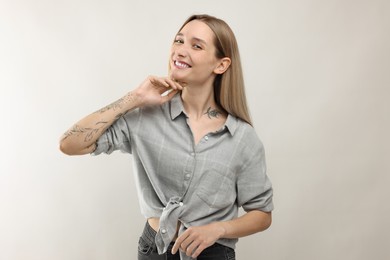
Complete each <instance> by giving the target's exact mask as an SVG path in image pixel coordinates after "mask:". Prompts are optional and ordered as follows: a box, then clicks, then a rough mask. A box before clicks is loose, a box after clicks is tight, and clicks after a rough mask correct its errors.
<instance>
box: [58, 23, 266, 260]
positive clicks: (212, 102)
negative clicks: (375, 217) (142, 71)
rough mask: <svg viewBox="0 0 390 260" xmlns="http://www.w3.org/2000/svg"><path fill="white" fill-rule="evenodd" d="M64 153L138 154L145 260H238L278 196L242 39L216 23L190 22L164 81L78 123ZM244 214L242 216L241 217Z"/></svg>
mask: <svg viewBox="0 0 390 260" xmlns="http://www.w3.org/2000/svg"><path fill="white" fill-rule="evenodd" d="M151 138H152V139H151ZM60 148H61V150H62V151H63V152H64V153H66V154H69V155H76V154H87V153H92V154H94V155H98V154H101V153H107V154H110V153H112V152H113V151H114V150H121V151H123V152H127V153H129V154H132V155H133V159H134V161H135V165H136V168H137V172H136V175H137V178H136V179H137V183H136V185H137V189H138V194H139V200H140V205H141V212H142V213H143V215H144V216H145V218H146V219H147V222H146V226H145V229H144V232H143V234H142V236H141V237H140V240H139V250H138V251H139V252H138V259H140V260H142V259H145V260H147V259H193V258H197V259H200V260H201V259H213V260H219V259H235V251H234V249H235V245H236V243H237V240H238V238H240V237H243V236H247V235H250V234H253V233H256V232H260V231H263V230H265V229H267V228H268V227H269V226H270V224H271V211H272V210H273V203H272V195H273V190H272V186H271V183H270V180H269V179H268V177H267V174H266V167H265V155H264V148H263V145H262V143H261V141H260V140H259V138H258V136H257V134H256V132H255V130H254V129H253V127H252V126H251V120H250V117H249V113H248V110H247V106H246V98H245V91H244V83H243V77H242V70H241V62H240V58H239V52H238V47H237V43H236V39H235V37H234V34H233V32H232V31H231V29H230V28H229V26H228V25H227V24H226V23H225V22H224V21H222V20H220V19H218V18H215V17H212V16H209V15H194V16H191V17H190V18H189V19H187V21H186V22H185V23H184V24H183V26H182V27H181V28H180V29H179V32H178V33H177V34H176V36H175V39H174V41H173V44H172V48H171V55H170V61H169V73H168V76H165V77H156V76H149V77H147V78H146V79H145V80H144V82H143V83H141V84H140V85H139V86H138V87H137V88H135V89H134V90H132V91H130V92H129V93H128V94H126V95H125V96H124V97H122V98H120V99H119V100H117V101H115V102H114V103H112V104H110V105H108V106H106V107H104V108H102V109H100V110H98V111H96V112H95V113H92V114H91V115H88V116H86V117H85V118H83V119H81V120H80V121H79V122H77V123H76V124H75V125H74V126H73V127H71V128H70V130H68V131H67V132H66V133H65V134H64V135H63V136H62V138H61V142H60ZM239 207H242V208H243V209H244V210H245V211H246V213H245V214H244V215H242V216H240V217H239V216H238V208H239ZM178 251H180V253H177V252H178Z"/></svg>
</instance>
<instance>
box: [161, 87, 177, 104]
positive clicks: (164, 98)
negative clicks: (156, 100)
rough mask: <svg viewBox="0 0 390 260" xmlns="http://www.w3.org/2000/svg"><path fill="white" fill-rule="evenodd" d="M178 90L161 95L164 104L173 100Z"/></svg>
mask: <svg viewBox="0 0 390 260" xmlns="http://www.w3.org/2000/svg"><path fill="white" fill-rule="evenodd" d="M177 92H178V90H174V89H173V90H171V91H170V92H169V93H168V94H166V95H165V96H161V101H162V104H163V103H165V102H167V101H169V100H171V99H172V98H173V97H174V96H175V95H176V93H177Z"/></svg>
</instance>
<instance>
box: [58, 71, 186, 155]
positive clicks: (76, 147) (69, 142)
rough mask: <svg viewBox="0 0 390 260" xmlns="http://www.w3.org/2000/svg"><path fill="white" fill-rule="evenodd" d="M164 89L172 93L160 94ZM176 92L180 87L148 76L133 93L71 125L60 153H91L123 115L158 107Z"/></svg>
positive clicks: (167, 80)
mask: <svg viewBox="0 0 390 260" xmlns="http://www.w3.org/2000/svg"><path fill="white" fill-rule="evenodd" d="M167 89H172V90H173V91H171V92H170V93H169V94H167V95H162V94H163V93H164V92H165V91H167ZM179 90H182V86H181V85H180V84H178V83H177V82H174V81H172V80H171V79H169V78H158V77H153V76H150V77H148V78H147V79H146V80H145V81H144V82H143V83H142V84H141V85H140V86H139V87H138V88H136V89H135V90H133V91H131V92H129V93H128V94H126V95H125V96H124V97H122V98H120V99H118V100H117V101H115V102H114V103H112V104H110V105H108V106H106V107H103V108H102V109H100V110H98V111H96V112H94V113H92V114H90V115H88V116H86V117H84V118H83V119H81V120H80V121H79V122H77V123H76V124H75V125H73V126H72V127H71V128H70V129H69V130H68V131H66V132H65V133H64V134H63V135H62V137H61V140H60V150H61V151H62V152H63V153H65V154H68V155H82V154H88V153H91V152H93V151H94V150H95V149H96V141H97V140H98V139H99V137H100V136H101V135H102V134H103V133H104V132H105V131H106V130H107V128H109V127H110V126H111V125H112V124H113V123H114V122H115V121H116V120H117V119H118V118H120V117H121V116H122V115H123V114H125V113H126V112H128V111H131V110H133V109H136V108H138V107H142V106H152V105H161V104H163V103H165V102H167V101H168V100H170V99H171V98H172V97H173V96H174V95H175V94H176V93H177V92H178V91H179Z"/></svg>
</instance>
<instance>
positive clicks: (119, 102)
mask: <svg viewBox="0 0 390 260" xmlns="http://www.w3.org/2000/svg"><path fill="white" fill-rule="evenodd" d="M134 100H135V97H134V95H133V94H132V93H129V94H128V95H126V96H124V97H122V98H120V99H118V100H117V101H115V102H114V103H112V104H110V105H108V106H105V107H103V108H102V109H99V110H98V111H96V112H95V113H100V114H101V113H104V112H106V111H108V110H110V109H112V110H114V111H115V110H119V109H122V108H123V106H124V105H125V104H126V103H128V102H133V101H134Z"/></svg>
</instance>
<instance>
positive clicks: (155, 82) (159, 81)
mask: <svg viewBox="0 0 390 260" xmlns="http://www.w3.org/2000/svg"><path fill="white" fill-rule="evenodd" d="M150 83H152V84H153V85H154V86H156V87H164V88H168V87H169V84H168V83H167V82H165V80H164V79H163V78H158V77H150Z"/></svg>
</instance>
